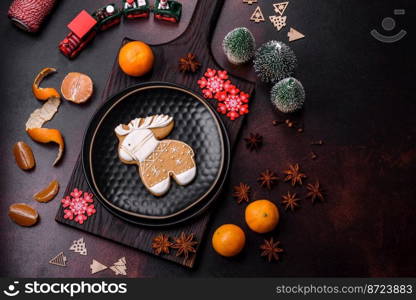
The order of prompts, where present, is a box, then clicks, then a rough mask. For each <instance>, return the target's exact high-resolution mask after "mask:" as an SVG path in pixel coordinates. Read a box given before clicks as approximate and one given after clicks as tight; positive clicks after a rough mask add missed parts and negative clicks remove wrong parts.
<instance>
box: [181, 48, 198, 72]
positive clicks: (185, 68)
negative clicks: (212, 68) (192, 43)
mask: <svg viewBox="0 0 416 300" xmlns="http://www.w3.org/2000/svg"><path fill="white" fill-rule="evenodd" d="M200 66H201V64H200V63H199V61H197V60H196V56H195V54H193V53H188V54H187V55H186V56H185V57H182V58H180V59H179V71H181V72H192V73H195V72H196V71H197V70H198V69H199V67H200Z"/></svg>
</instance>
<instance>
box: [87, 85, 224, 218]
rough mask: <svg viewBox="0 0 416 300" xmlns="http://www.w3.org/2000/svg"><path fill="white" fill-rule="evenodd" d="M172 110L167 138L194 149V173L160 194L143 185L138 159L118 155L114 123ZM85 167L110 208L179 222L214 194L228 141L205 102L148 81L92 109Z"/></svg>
mask: <svg viewBox="0 0 416 300" xmlns="http://www.w3.org/2000/svg"><path fill="white" fill-rule="evenodd" d="M154 114H166V115H170V116H172V117H173V118H174V120H175V127H174V129H173V131H172V132H171V134H170V135H169V136H168V137H167V138H168V139H175V140H180V141H183V142H185V143H187V144H188V145H190V146H191V147H192V148H193V149H194V152H195V161H196V165H197V175H196V178H195V179H194V181H193V182H191V183H190V184H189V185H187V186H179V185H177V184H176V183H175V182H172V185H171V188H170V190H169V191H168V192H167V193H166V194H165V195H164V196H162V197H156V196H153V195H152V194H150V193H149V192H148V190H147V189H146V188H145V187H144V185H143V183H142V182H141V179H140V177H139V175H138V172H137V166H136V165H126V164H124V163H122V162H121V161H120V160H119V157H118V155H117V147H118V140H117V138H116V136H115V133H114V128H115V127H116V126H117V125H118V124H121V123H123V124H127V123H128V122H129V121H130V120H132V119H134V118H137V117H145V116H150V115H154ZM82 156H83V167H84V172H85V175H86V177H87V180H88V183H89V185H90V187H91V189H92V190H93V191H94V193H95V195H96V196H97V197H98V199H99V200H100V201H101V202H102V203H103V204H104V205H105V207H106V208H108V209H109V210H110V211H111V212H113V213H115V214H117V215H118V216H120V217H123V218H125V219H127V220H129V221H131V222H134V223H137V224H143V225H165V224H171V223H177V222H180V221H183V220H185V219H188V218H189V217H191V216H193V215H195V214H197V213H199V212H201V210H203V209H204V208H206V207H207V206H208V205H209V203H210V202H211V201H213V200H214V199H215V198H216V195H217V192H218V191H219V190H220V188H221V186H222V184H223V181H224V180H225V173H226V172H227V171H228V164H229V142H228V138H227V137H226V133H225V131H224V129H223V124H222V123H221V121H220V119H219V118H218V116H217V114H216V113H215V112H214V111H213V110H212V109H211V108H210V107H209V105H208V104H207V103H206V102H205V100H203V99H202V98H200V97H199V96H197V95H195V94H194V93H193V92H192V91H189V90H187V89H186V88H183V87H179V86H176V85H172V84H167V83H147V84H142V85H138V86H134V87H131V88H128V89H127V90H125V91H123V92H121V93H119V94H117V95H115V96H114V97H112V98H111V99H110V100H108V101H107V102H106V103H105V104H104V105H103V106H102V107H101V108H100V109H99V110H98V111H97V113H96V114H95V115H94V117H93V118H92V120H91V122H90V125H89V127H88V129H87V131H86V134H85V137H84V144H83V154H82Z"/></svg>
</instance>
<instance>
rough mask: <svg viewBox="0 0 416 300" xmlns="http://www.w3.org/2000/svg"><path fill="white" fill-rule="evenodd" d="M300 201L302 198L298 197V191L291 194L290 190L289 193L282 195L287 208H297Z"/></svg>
mask: <svg viewBox="0 0 416 300" xmlns="http://www.w3.org/2000/svg"><path fill="white" fill-rule="evenodd" d="M298 201H300V199H299V198H296V193H293V194H291V193H290V192H287V195H283V196H282V204H283V205H284V206H285V210H287V209H288V208H290V209H291V210H292V211H294V210H295V208H296V207H298V206H299V203H298Z"/></svg>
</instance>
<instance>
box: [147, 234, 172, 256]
mask: <svg viewBox="0 0 416 300" xmlns="http://www.w3.org/2000/svg"><path fill="white" fill-rule="evenodd" d="M171 246H172V243H171V242H170V241H169V237H168V236H167V235H165V234H160V235H158V236H157V237H155V238H154V239H153V243H152V248H153V251H154V252H155V254H156V255H159V254H160V253H166V254H169V248H170V247H171Z"/></svg>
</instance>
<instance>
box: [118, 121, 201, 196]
mask: <svg viewBox="0 0 416 300" xmlns="http://www.w3.org/2000/svg"><path fill="white" fill-rule="evenodd" d="M173 126H174V121H173V118H172V117H170V116H167V115H154V116H150V117H146V118H137V119H134V120H132V121H130V123H129V124H128V125H125V124H120V125H118V126H117V127H116V128H115V133H116V135H117V138H118V140H119V144H118V156H119V158H120V160H121V161H122V162H123V163H125V164H136V165H137V166H138V171H139V175H140V178H141V179H142V182H143V184H144V185H145V187H146V188H147V189H148V190H149V191H150V193H152V194H153V195H155V196H162V195H164V194H165V193H166V192H167V191H168V190H169V187H170V182H171V177H172V178H173V179H174V180H175V181H176V183H177V184H179V185H187V184H188V183H190V182H191V181H192V180H193V179H194V178H195V175H196V164H195V160H194V151H193V150H192V148H191V147H190V146H189V145H187V144H186V143H184V142H181V141H176V140H167V139H166V140H163V138H165V137H166V136H168V135H169V133H170V132H171V131H172V129H173Z"/></svg>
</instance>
